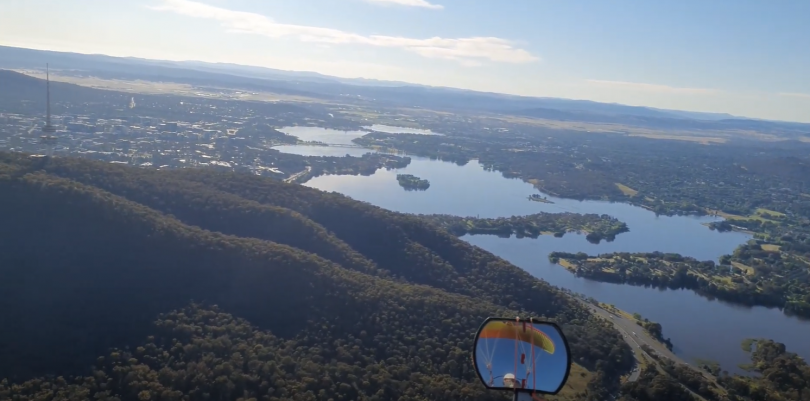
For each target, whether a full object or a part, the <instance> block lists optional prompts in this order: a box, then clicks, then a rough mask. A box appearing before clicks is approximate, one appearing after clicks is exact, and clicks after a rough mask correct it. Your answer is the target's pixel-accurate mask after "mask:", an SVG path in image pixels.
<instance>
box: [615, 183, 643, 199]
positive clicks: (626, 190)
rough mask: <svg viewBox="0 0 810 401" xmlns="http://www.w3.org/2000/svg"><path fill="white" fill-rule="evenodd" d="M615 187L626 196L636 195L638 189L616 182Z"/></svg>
mask: <svg viewBox="0 0 810 401" xmlns="http://www.w3.org/2000/svg"><path fill="white" fill-rule="evenodd" d="M616 187H617V188H619V191H622V193H623V194H625V195H627V196H631V197H632V196H636V195H638V191H636V190H635V189H633V188H630V187H628V186H627V185H624V184H620V183H618V182H617V183H616Z"/></svg>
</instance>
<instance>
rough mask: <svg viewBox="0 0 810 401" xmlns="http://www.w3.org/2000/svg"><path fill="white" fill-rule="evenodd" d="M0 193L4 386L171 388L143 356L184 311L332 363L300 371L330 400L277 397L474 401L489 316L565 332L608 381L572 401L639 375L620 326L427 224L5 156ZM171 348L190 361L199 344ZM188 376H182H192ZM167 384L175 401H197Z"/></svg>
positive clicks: (212, 180)
mask: <svg viewBox="0 0 810 401" xmlns="http://www.w3.org/2000/svg"><path fill="white" fill-rule="evenodd" d="M0 193H3V194H4V196H2V197H0V217H2V221H3V222H4V224H3V225H2V226H1V227H0V243H3V244H4V252H2V253H0V266H2V267H0V307H2V308H3V310H4V313H3V315H2V318H1V319H2V324H3V327H15V328H18V329H17V330H6V331H3V333H2V334H0V376H5V377H9V378H10V379H11V380H12V381H19V380H24V379H29V378H33V377H36V376H39V375H43V374H60V375H75V374H87V373H88V370H87V369H88V367H89V366H91V365H92V364H93V363H94V361H95V360H96V357H97V356H99V355H104V354H107V350H108V349H110V348H115V347H118V348H120V349H121V350H123V351H119V355H123V354H124V353H128V354H127V359H126V360H125V361H124V362H125V363H123V362H122V364H121V366H124V365H126V366H129V367H128V368H125V367H115V366H113V367H107V368H102V367H99V368H98V369H101V371H106V372H107V373H106V374H107V375H110V374H111V373H109V369H112V370H113V371H115V370H116V369H118V370H119V371H120V370H121V369H134V370H135V371H137V372H140V373H137V374H141V373H142V374H144V375H149V373H148V369H147V368H146V367H143V366H141V365H142V364H146V365H148V366H150V367H149V369H153V370H156V372H157V373H156V374H158V376H160V375H162V374H163V373H160V372H161V370H160V369H158V368H157V366H165V365H155V363H158V362H155V360H149V359H148V358H146V359H144V358H145V356H144V355H146V354H143V353H141V354H138V352H139V351H137V350H134V349H135V348H136V347H138V345H139V344H141V342H142V341H143V339H144V338H147V336H148V335H151V334H153V330H152V328H151V325H150V322H152V321H153V320H154V319H155V317H156V316H158V315H159V314H160V313H165V312H166V311H169V310H175V309H178V308H182V307H184V305H187V304H188V302H189V301H191V300H194V301H198V302H203V303H205V304H209V305H211V304H217V305H219V307H220V308H222V311H223V312H228V313H231V314H234V315H235V316H238V317H239V318H245V319H248V320H249V321H250V323H251V324H254V325H256V327H257V330H262V331H261V333H265V331H264V330H267V331H269V332H270V333H272V336H275V337H273V338H278V339H279V340H278V341H279V342H278V344H283V345H284V347H285V348H284V349H286V350H288V351H281V350H279V351H278V353H279V354H280V355H285V353H289V355H291V356H290V358H293V357H294V359H293V361H294V362H295V363H300V364H301V365H302V366H309V365H310V364H313V363H314V364H318V363H319V361H320V362H321V363H322V364H323V362H324V361H333V362H329V366H333V367H327V366H321V367H318V368H317V369H316V368H314V367H312V366H310V367H307V368H304V367H302V368H300V369H316V370H317V371H318V372H319V373H318V375H320V374H321V373H323V374H329V376H330V377H332V378H333V379H331V381H330V383H331V384H328V385H327V384H325V383H322V382H319V383H320V384H319V383H309V382H306V383H296V384H291V385H290V386H293V387H284V386H280V385H279V387H278V388H279V389H281V388H288V390H287V391H292V390H289V389H293V388H297V387H294V386H299V385H301V386H305V387H306V388H307V391H309V389H311V390H312V391H313V394H314V395H315V398H314V399H324V400H326V399H329V398H333V399H341V398H340V397H343V398H342V399H358V398H371V397H373V396H374V395H379V397H381V398H383V399H387V398H390V397H388V396H387V394H400V395H406V396H407V397H410V398H412V399H436V398H437V397H438V398H443V395H444V394H447V392H450V393H451V394H453V397H454V398H456V397H457V398H466V399H469V398H470V397H473V396H474V395H475V396H474V398H479V396H478V395H476V394H479V393H476V392H477V391H478V387H477V386H478V383H476V381H475V378H474V374H473V373H472V370H471V368H472V366H471V364H470V361H469V358H470V351H471V349H470V348H471V346H472V337H471V336H472V334H473V332H474V331H475V329H476V328H477V327H478V325H479V324H480V322H481V321H482V320H483V319H484V318H486V317H487V316H492V315H507V316H513V315H516V314H520V315H532V316H539V317H546V318H550V319H554V320H556V321H557V322H559V323H560V324H562V326H563V328H564V330H565V332H566V334H567V336H568V337H569V341H570V343H571V347H572V352H573V356H574V360H575V361H576V362H577V363H578V364H580V365H582V366H584V367H586V368H588V369H591V370H593V371H598V372H600V374H598V375H596V376H594V377H595V379H594V380H593V381H592V383H591V384H590V385H589V388H590V389H592V390H593V391H591V390H588V389H586V388H579V389H572V394H571V396H572V397H577V396H578V397H586V392H589V391H590V394H596V393H597V392H596V389H605V388H607V387H610V386H611V385H612V384H611V383H616V380H615V379H616V377H617V376H618V375H619V374H621V373H622V372H624V371H627V370H628V369H629V368H630V366H631V365H632V353H631V352H630V350H629V348H628V347H627V345H626V344H625V343H624V342H622V340H621V339H620V336H619V335H618V334H617V333H616V332H615V331H614V330H613V329H612V328H611V326H610V325H609V324H607V323H606V322H603V321H600V320H598V319H595V318H594V317H593V316H592V315H591V314H590V313H589V312H588V311H587V310H586V309H584V308H583V307H581V306H580V305H579V304H578V303H576V302H575V301H574V300H573V299H571V298H569V297H567V296H565V294H564V293H563V292H561V291H560V290H559V289H556V288H554V287H551V286H550V285H548V284H547V283H545V282H543V281H540V280H537V279H535V278H533V277H531V276H530V275H529V274H527V273H526V272H524V271H522V270H520V269H519V268H517V267H515V266H513V265H511V264H509V263H507V262H505V261H503V260H501V259H499V258H497V257H495V256H494V255H492V254H490V253H488V252H485V251H483V250H481V249H478V248H475V247H473V246H471V245H469V244H467V243H465V242H463V241H461V240H459V239H457V238H456V237H455V236H453V235H452V234H449V233H447V232H445V231H443V230H437V229H436V228H435V227H434V226H432V225H430V224H428V223H426V222H424V221H423V220H421V219H419V218H418V217H415V216H410V215H405V214H399V213H393V212H389V211H386V210H383V209H380V208H377V207H373V206H370V205H368V204H364V203H360V202H356V201H354V200H351V199H349V198H347V197H344V196H341V195H338V194H328V193H324V192H320V191H317V190H313V189H310V188H305V187H301V186H297V185H291V184H285V183H282V182H278V181H274V180H270V179H266V178H262V177H256V176H249V175H244V174H225V173H218V172H214V171H209V170H193V171H192V170H188V171H185V170H183V171H179V170H178V171H168V172H166V171H154V170H141V169H134V168H128V167H122V166H118V165H111V164H106V163H100V162H94V161H88V160H80V159H62V158H58V159H44V158H29V157H27V156H26V155H12V154H7V153H0ZM195 308H196V307H193V308H192V310H193V311H196V312H193V314H199V313H202V314H204V315H205V314H207V313H209V312H202V311H203V309H200V308H196V309H195ZM205 310H206V311H207V309H205ZM178 313H179V312H178ZM188 313H189V314H192V312H188ZM216 313H222V312H216ZM172 316H175V317H173V318H171V319H169V320H172V321H178V320H179V321H183V318H181V317H178V316H180V315H172ZM189 318H190V319H197V317H189ZM164 320H165V319H164ZM203 321H207V322H208V323H206V324H212V323H211V322H210V321H209V320H205V319H203ZM187 324H189V325H192V324H191V323H187ZM195 324H196V325H198V326H201V327H202V326H204V324H203V323H195ZM245 324H246V323H239V324H237V325H239V326H241V325H245ZM159 326H160V325H159ZM246 327H247V326H246ZM194 330H196V329H194ZM206 330H207V329H206ZM211 330H213V329H211ZM257 333H259V332H257ZM256 335H259V334H256ZM262 335H267V336H271V334H262ZM203 337H205V336H203ZM233 337H234V338H233V339H232V341H236V340H235V336H233ZM171 338H177V340H178V341H186V342H184V343H183V347H186V346H187V345H188V344H191V343H193V342H194V339H193V338H192V337H186V338H185V340H183V339H181V336H179V335H178V334H173V337H171ZM206 338H207V337H206ZM206 341H208V340H206ZM245 341H247V339H245ZM257 341H258V340H257ZM262 341H263V340H262ZM268 341H269V340H268ZM10 344H13V345H14V346H13V347H12V346H10ZM250 344H252V343H250ZM155 346H160V347H164V348H165V347H168V350H167V351H166V352H168V353H169V354H170V355H172V352H174V351H172V348H173V347H175V345H172V342H171V341H170V340H169V341H168V342H167V343H161V344H156V345H155ZM228 346H229V347H230V346H234V347H236V345H233V344H229V345H228ZM125 347H129V351H127V350H126V348H125ZM144 348H147V349H151V348H149V346H148V344H147V345H146V346H144ZM314 348H318V349H321V350H322V351H315V350H314ZM341 348H342V349H343V350H344V351H345V352H343V351H339V350H340V349H341ZM234 349H236V348H234ZM150 352H151V351H150ZM229 352H230V351H229ZM239 352H240V353H241V355H243V357H244V356H245V355H246V354H245V353H244V352H243V351H239ZM130 355H131V357H130ZM150 355H151V356H150V357H151V358H158V355H165V354H162V353H158V354H150ZM131 358H134V359H136V362H132V363H130V362H131V360H132V359H131ZM105 360H106V361H107V362H109V359H105ZM282 360H283V358H282ZM137 361H141V362H137ZM262 361H263V362H265V363H266V362H267V360H262ZM209 362H210V363H211V364H214V365H216V366H219V365H220V364H221V361H213V362H212V361H206V362H205V363H209ZM105 363H106V362H105ZM172 363H179V362H178V360H177V359H175V360H173V362H172ZM183 363H184V364H185V365H177V366H176V367H175V368H176V369H180V368H185V369H189V367H190V366H191V362H190V361H185V362H183ZM195 363H198V365H196V366H198V367H199V366H200V365H199V363H201V362H195ZM290 363H292V362H290ZM342 364H345V365H346V366H345V367H344V368H340V366H343V365H342ZM375 366H377V367H379V368H376V367H375ZM105 369H106V370H105ZM212 369H213V368H212ZM245 369H247V370H243V374H245V375H249V374H250V372H251V370H250V369H252V368H250V369H248V368H245ZM330 369H337V370H336V371H332V370H330ZM338 371H340V372H342V373H340V374H338V373H336V372H338ZM288 372H296V370H295V369H293V370H290V371H288ZM134 374H136V373H132V375H134ZM290 374H292V373H290ZM128 375H129V374H128ZM374 375H378V376H379V375H383V376H385V377H386V378H387V379H385V380H383V379H374V378H373V376H374ZM413 375H417V376H413ZM419 375H422V376H419ZM129 376H131V375H129ZM129 376H127V375H125V376H124V377H129ZM217 376H219V375H217ZM225 376H226V377H227V376H228V375H227V374H226V375H225ZM318 377H320V376H318ZM338 377H339V379H338ZM422 377H423V378H422ZM71 380H72V379H71ZM77 380H78V379H77ZM81 380H87V376H85V378H84V379H81ZM105 380H106V379H105ZM216 380H219V379H216ZM231 380H235V381H236V379H235V378H233V377H231ZM263 380H265V379H263ZM274 380H275V379H274ZM283 380H287V379H283ZM375 380H376V381H375ZM402 381H407V382H408V384H407V386H405V385H404V384H399V385H398V384H396V382H402ZM366 382H368V383H369V384H368V385H366V384H365V383H366ZM30 383H31V382H29V385H30ZM42 383H44V382H42ZM69 383H73V382H70V381H68V383H67V384H64V385H65V386H67V385H68V384H69ZM82 383H84V382H82ZM161 383H164V384H162V386H164V387H165V391H168V392H167V393H166V394H167V395H166V397H167V398H171V397H174V395H172V394H174V393H172V392H173V391H181V392H185V391H186V390H184V387H182V386H180V385H177V386H176V387H170V386H167V384H166V383H168V382H163V381H162V382H161ZM53 385H54V384H50V386H53ZM82 385H84V384H82ZM144 385H146V384H144ZM259 385H261V382H259ZM240 386H242V387H239V386H237V387H238V388H247V387H244V386H245V385H244V384H242V385H240ZM333 387H334V388H333ZM116 388H117V389H119V390H115V391H121V393H118V395H119V396H121V397H123V396H124V393H127V392H129V391H135V390H133V388H134V389H139V390H138V392H137V394H141V392H142V391H150V394H153V393H151V391H152V390H151V389H149V390H147V389H146V388H141V387H137V386H136V387H133V388H127V389H124V388H123V387H116ZM150 388H151V387H150ZM465 389H466V390H465ZM321 390H323V391H325V392H326V393H325V395H323V394H321V393H320V391H321ZM83 391H84V390H83ZM88 391H89V390H88ZM92 391H96V390H92ZM104 391H107V390H106V389H105V390H104ZM110 391H112V390H110ZM162 391H164V390H161V392H162ZM212 391H213V390H212ZM380 391H382V393H380ZM305 393H306V392H305ZM110 394H113V393H110ZM127 394H129V393H127ZM132 394H135V393H132ZM161 394H162V393H161ZM209 394H210V393H209ZM230 394H233V393H230ZM255 394H259V393H255ZM577 394H578V395H577ZM479 395H480V394H479ZM152 396H154V395H152ZM161 397H163V396H162V395H161ZM277 397H279V398H284V397H283V396H280V395H278V396H277ZM305 397H306V398H301V399H312V398H309V397H310V396H305ZM124 398H126V397H124ZM231 398H232V399H238V398H242V396H241V395H239V396H235V395H232V397H231ZM244 398H245V399H248V398H250V397H249V396H246V397H244ZM224 399H228V397H225V398H224Z"/></svg>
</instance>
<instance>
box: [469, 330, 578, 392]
mask: <svg viewBox="0 0 810 401" xmlns="http://www.w3.org/2000/svg"><path fill="white" fill-rule="evenodd" d="M473 349H474V351H473V364H474V365H475V371H476V373H478V378H479V379H480V380H481V382H482V383H483V384H484V386H486V387H487V388H489V389H492V390H512V391H515V392H516V395H517V393H518V392H524V393H541V394H557V393H558V392H559V391H560V390H561V389H562V387H563V385H565V382H566V380H568V373H569V371H570V367H571V354H570V350H569V349H568V342H567V341H566V339H565V336H564V335H563V333H562V330H560V327H559V326H557V325H556V324H555V323H551V322H543V321H537V320H534V319H520V318H512V319H509V318H489V319H487V320H486V321H484V323H483V324H482V325H481V327H480V328H479V329H478V333H476V335H475V345H474V348H473Z"/></svg>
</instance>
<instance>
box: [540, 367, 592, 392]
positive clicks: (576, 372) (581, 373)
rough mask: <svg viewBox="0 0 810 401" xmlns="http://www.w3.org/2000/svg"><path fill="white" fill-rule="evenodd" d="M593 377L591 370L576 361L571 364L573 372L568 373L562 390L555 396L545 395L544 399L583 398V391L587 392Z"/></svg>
mask: <svg viewBox="0 0 810 401" xmlns="http://www.w3.org/2000/svg"><path fill="white" fill-rule="evenodd" d="M591 377H593V373H591V372H589V371H588V370H587V369H585V368H583V367H582V366H579V365H577V364H576V363H574V364H571V372H570V373H569V375H568V381H567V382H565V386H563V389H562V390H560V393H559V394H557V395H554V396H549V397H543V399H545V400H551V401H569V400H579V399H582V398H583V397H582V393H584V392H585V389H586V387H587V386H588V381H589V380H591Z"/></svg>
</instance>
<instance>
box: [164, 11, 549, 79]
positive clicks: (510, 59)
mask: <svg viewBox="0 0 810 401" xmlns="http://www.w3.org/2000/svg"><path fill="white" fill-rule="evenodd" d="M378 1H380V0H378ZM398 1H401V2H410V3H416V2H418V1H416V0H398ZM150 8H151V9H153V10H157V11H164V12H173V13H176V14H180V15H185V16H188V17H194V18H202V19H209V20H214V21H218V22H219V23H220V25H221V26H222V27H223V28H225V29H226V31H227V32H231V33H244V34H253V35H262V36H266V37H269V38H275V39H278V38H285V37H291V38H295V39H297V40H300V41H302V42H310V43H320V44H344V45H351V44H355V45H357V44H359V45H366V46H376V47H386V48H397V49H402V50H405V51H409V52H412V53H416V54H418V55H420V56H422V57H427V58H437V59H444V60H453V61H456V62H458V63H460V64H462V65H465V66H474V65H479V64H480V62H481V61H486V60H488V61H494V62H501V63H529V62H532V61H536V60H538V58H537V57H536V56H534V55H532V54H531V53H529V52H528V51H526V50H524V49H520V48H516V47H514V46H513V44H512V43H511V42H510V41H508V40H505V39H501V38H494V37H469V38H458V39H448V38H440V37H433V38H428V39H415V38H406V37H401V36H385V35H360V34H356V33H351V32H346V31H341V30H337V29H331V28H322V27H316V26H307V25H292V24H283V23H278V22H275V21H273V20H272V19H270V18H268V17H265V16H263V15H261V14H256V13H249V12H242V11H232V10H228V9H224V8H220V7H215V6H211V5H207V4H203V3H199V2H196V1H193V0H162V1H161V4H160V5H158V6H152V7H150Z"/></svg>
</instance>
